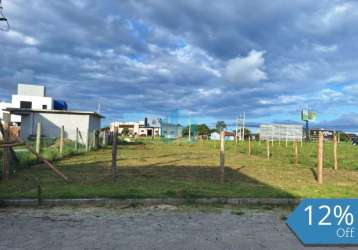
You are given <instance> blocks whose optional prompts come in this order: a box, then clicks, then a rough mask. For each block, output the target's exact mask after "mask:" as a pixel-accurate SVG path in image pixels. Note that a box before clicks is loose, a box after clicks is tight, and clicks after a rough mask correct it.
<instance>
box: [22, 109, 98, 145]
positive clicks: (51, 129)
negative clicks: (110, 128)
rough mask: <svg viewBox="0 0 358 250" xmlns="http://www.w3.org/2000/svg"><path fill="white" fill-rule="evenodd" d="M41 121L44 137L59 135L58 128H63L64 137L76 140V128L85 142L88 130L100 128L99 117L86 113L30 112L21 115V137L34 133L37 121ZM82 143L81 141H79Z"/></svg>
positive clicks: (25, 137) (26, 137)
mask: <svg viewBox="0 0 358 250" xmlns="http://www.w3.org/2000/svg"><path fill="white" fill-rule="evenodd" d="M38 122H41V125H42V135H43V136H46V137H52V138H54V137H59V134H60V128H61V126H64V128H65V138H66V139H70V140H76V128H78V129H79V131H80V132H81V135H82V139H83V143H86V141H87V137H88V131H92V130H94V129H100V128H101V121H100V118H99V117H95V116H93V115H88V114H58V113H31V114H30V115H26V116H22V124H21V138H22V139H23V140H26V139H28V137H29V136H31V135H35V134H36V126H37V123H38ZM80 143H82V141H80Z"/></svg>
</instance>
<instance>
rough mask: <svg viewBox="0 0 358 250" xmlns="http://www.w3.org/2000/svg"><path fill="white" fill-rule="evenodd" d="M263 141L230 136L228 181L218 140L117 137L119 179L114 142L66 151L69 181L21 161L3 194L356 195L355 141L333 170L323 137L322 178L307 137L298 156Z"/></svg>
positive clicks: (0, 187) (343, 147)
mask: <svg viewBox="0 0 358 250" xmlns="http://www.w3.org/2000/svg"><path fill="white" fill-rule="evenodd" d="M265 147H266V146H265V144H262V145H260V144H259V143H258V142H256V143H255V144H254V145H253V153H254V155H253V156H251V157H248V155H247V144H239V145H238V146H237V147H236V146H235V145H234V144H233V143H230V142H228V143H226V154H225V158H226V164H225V165H226V168H225V183H224V184H220V182H219V175H218V174H219V171H218V162H219V151H218V142H198V143H196V144H187V143H183V142H172V143H163V142H159V141H146V142H140V143H139V142H137V143H136V144H128V145H120V146H119V149H118V155H119V159H118V174H119V175H118V179H117V181H115V182H113V181H112V178H111V172H110V166H111V148H110V147H108V148H105V149H100V150H98V151H94V152H90V153H87V154H82V155H76V156H69V157H67V158H64V159H62V160H60V161H57V162H55V165H56V166H58V167H59V168H60V169H61V171H63V172H64V173H65V174H66V175H67V176H68V177H69V178H70V180H71V181H70V182H69V183H65V182H64V181H63V180H61V179H60V178H58V177H56V176H54V175H53V173H52V172H51V171H49V170H48V169H47V167H46V166H44V165H36V166H32V167H26V166H25V167H24V166H23V167H22V168H21V169H18V170H17V172H16V174H15V175H13V176H12V177H11V178H10V180H9V181H2V182H0V198H31V197H33V198H34V197H37V194H38V189H37V187H38V185H40V186H41V187H42V196H43V198H84V197H86V198H92V197H111V198H161V197H182V198H196V197H358V171H357V161H356V160H355V159H358V154H357V151H358V148H357V147H353V146H351V145H349V144H340V145H339V151H340V152H342V153H341V156H340V159H339V164H340V169H339V170H338V171H334V170H332V164H331V158H330V153H329V152H330V148H331V145H328V144H327V145H326V154H327V155H326V159H327V160H326V161H325V169H324V184H323V185H318V184H317V183H316V181H315V157H316V156H315V145H314V144H307V145H303V147H302V149H301V147H299V149H300V157H299V164H298V165H296V164H294V163H293V154H292V153H293V150H292V145H291V144H290V145H289V146H288V148H286V147H285V145H284V143H282V145H280V146H279V145H278V143H276V144H275V145H274V147H273V149H272V153H273V155H272V159H270V160H268V159H266V157H265Z"/></svg>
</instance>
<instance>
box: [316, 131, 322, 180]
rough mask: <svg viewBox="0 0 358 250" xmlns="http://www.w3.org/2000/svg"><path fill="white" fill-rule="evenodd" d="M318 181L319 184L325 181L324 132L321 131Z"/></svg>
mask: <svg viewBox="0 0 358 250" xmlns="http://www.w3.org/2000/svg"><path fill="white" fill-rule="evenodd" d="M317 153H318V154H317V157H318V162H317V181H318V183H319V184H322V183H323V133H322V132H319V138H318V152H317Z"/></svg>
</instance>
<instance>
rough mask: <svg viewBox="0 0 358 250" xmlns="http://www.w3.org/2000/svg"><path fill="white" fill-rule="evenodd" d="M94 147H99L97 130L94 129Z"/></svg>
mask: <svg viewBox="0 0 358 250" xmlns="http://www.w3.org/2000/svg"><path fill="white" fill-rule="evenodd" d="M94 148H95V149H96V150H97V149H98V148H99V130H98V129H96V130H95V131H94Z"/></svg>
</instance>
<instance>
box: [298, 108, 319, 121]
mask: <svg viewBox="0 0 358 250" xmlns="http://www.w3.org/2000/svg"><path fill="white" fill-rule="evenodd" d="M316 117H317V115H316V112H313V111H309V110H308V109H302V112H301V119H302V121H314V120H316Z"/></svg>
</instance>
